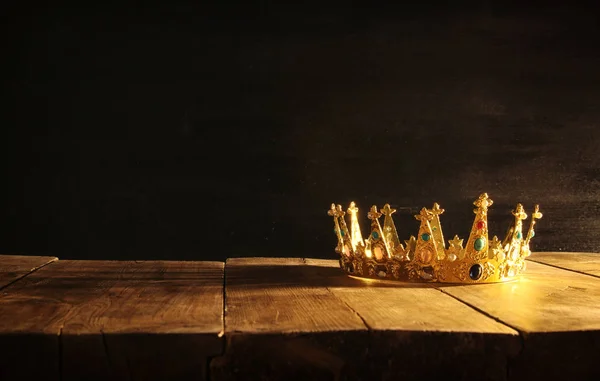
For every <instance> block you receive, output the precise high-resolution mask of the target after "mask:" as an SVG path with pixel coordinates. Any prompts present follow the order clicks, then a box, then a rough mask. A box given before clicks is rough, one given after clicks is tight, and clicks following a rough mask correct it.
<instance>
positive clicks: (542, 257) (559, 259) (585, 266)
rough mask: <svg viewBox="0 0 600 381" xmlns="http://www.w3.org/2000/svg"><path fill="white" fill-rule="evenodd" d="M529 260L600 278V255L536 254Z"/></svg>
mask: <svg viewBox="0 0 600 381" xmlns="http://www.w3.org/2000/svg"><path fill="white" fill-rule="evenodd" d="M528 259H529V260H530V261H533V262H538V263H544V264H547V265H551V266H555V267H560V268H562V269H566V270H572V271H576V272H580V273H583V274H588V275H592V276H596V277H600V254H598V253H567V252H536V253H533V254H532V255H531V256H530V257H529V258H528Z"/></svg>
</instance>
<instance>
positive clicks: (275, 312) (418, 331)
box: [211, 258, 519, 380]
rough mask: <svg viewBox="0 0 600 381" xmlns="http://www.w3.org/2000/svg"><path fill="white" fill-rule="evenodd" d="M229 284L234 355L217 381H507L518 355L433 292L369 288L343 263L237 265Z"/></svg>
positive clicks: (483, 320)
mask: <svg viewBox="0 0 600 381" xmlns="http://www.w3.org/2000/svg"><path fill="white" fill-rule="evenodd" d="M226 279H227V282H226V295H227V298H226V300H227V302H226V317H225V326H226V337H227V352H226V354H225V355H224V356H223V357H221V358H218V359H213V362H212V364H211V369H212V372H211V374H212V375H213V376H214V377H215V378H214V379H215V380H221V379H241V378H243V377H244V376H246V377H248V376H249V374H251V375H252V377H256V378H258V374H260V376H261V377H266V378H271V379H307V378H309V377H310V379H332V378H333V379H339V378H345V379H372V378H373V379H380V378H402V379H423V378H424V377H425V378H426V377H428V376H430V375H432V374H434V373H435V372H439V371H443V373H445V374H448V375H450V376H451V377H450V378H452V377H455V376H456V377H458V378H465V377H467V378H468V377H473V376H481V375H485V376H486V377H487V378H490V379H504V377H505V375H506V359H507V357H509V356H510V355H513V354H516V353H517V352H518V349H519V338H518V333H517V332H516V331H514V330H512V329H511V328H509V327H506V326H504V325H502V324H500V323H498V322H496V321H494V320H493V319H490V318H489V317H487V316H484V315H482V314H480V313H478V312H477V311H475V310H473V309H472V308H470V307H467V306H466V305H464V304H463V303H460V302H458V301H456V300H455V299H453V298H452V297H449V296H448V295H445V294H443V293H441V292H440V291H438V290H436V289H435V288H433V287H431V286H425V287H418V285H417V287H403V288H402V287H401V288H398V287H397V286H398V284H393V285H392V286H391V287H390V285H389V284H384V283H380V282H369V283H367V284H365V283H364V282H363V281H360V280H357V279H352V278H349V277H347V276H346V275H345V274H344V273H343V272H342V271H341V270H340V269H339V267H338V266H337V261H328V260H311V259H306V260H301V259H269V258H246V259H232V260H228V261H227V264H226ZM368 328H370V331H368V330H367V329H368ZM299 333H302V334H301V335H300V334H299ZM440 345H441V347H440ZM484 353H485V356H484V355H483V354H484ZM411 362H413V364H414V365H411V366H406V364H407V363H411ZM417 364H418V365H417ZM235 369H237V372H234V370H235ZM252 377H251V378H252Z"/></svg>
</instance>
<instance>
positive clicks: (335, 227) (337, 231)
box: [327, 203, 343, 254]
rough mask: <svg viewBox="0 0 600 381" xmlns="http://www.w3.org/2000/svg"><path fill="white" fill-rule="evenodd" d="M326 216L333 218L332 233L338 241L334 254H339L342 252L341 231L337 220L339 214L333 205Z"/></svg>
mask: <svg viewBox="0 0 600 381" xmlns="http://www.w3.org/2000/svg"><path fill="white" fill-rule="evenodd" d="M327 215H328V216H331V217H333V231H334V233H335V236H336V237H337V239H338V244H337V246H336V248H335V252H336V253H339V254H341V253H342V251H343V250H342V247H343V239H342V230H341V229H340V222H339V220H338V216H339V214H338V210H337V208H336V207H335V204H333V203H332V204H331V208H329V210H328V211H327Z"/></svg>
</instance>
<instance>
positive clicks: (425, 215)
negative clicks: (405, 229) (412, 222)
mask: <svg viewBox="0 0 600 381" xmlns="http://www.w3.org/2000/svg"><path fill="white" fill-rule="evenodd" d="M415 218H416V219H417V220H419V221H423V220H426V221H431V219H432V218H433V214H432V213H431V212H430V211H429V210H427V208H422V209H421V211H420V212H419V214H416V215H415Z"/></svg>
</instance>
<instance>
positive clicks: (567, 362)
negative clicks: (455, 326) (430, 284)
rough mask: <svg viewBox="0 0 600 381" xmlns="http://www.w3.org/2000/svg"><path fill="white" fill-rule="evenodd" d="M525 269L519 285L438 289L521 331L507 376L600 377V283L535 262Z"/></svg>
mask: <svg viewBox="0 0 600 381" xmlns="http://www.w3.org/2000/svg"><path fill="white" fill-rule="evenodd" d="M527 267H528V268H527V271H526V273H525V275H524V276H523V277H522V278H521V279H520V280H518V281H514V282H509V283H503V284H487V285H477V286H466V285H465V286H442V287H440V289H441V290H443V291H444V292H446V293H448V294H450V295H452V296H454V297H456V298H457V299H459V300H461V301H463V302H465V303H467V304H469V305H471V306H473V307H475V308H477V309H479V310H481V311H483V312H484V313H486V314H488V315H490V316H491V317H493V318H495V319H498V320H499V321H501V322H503V323H505V324H507V325H509V326H511V327H514V328H515V329H517V330H519V331H520V332H521V333H522V336H523V340H524V349H523V352H522V353H521V354H520V355H519V356H518V358H517V359H516V360H515V361H514V362H513V363H512V364H511V367H510V376H511V378H513V379H529V378H531V379H532V378H549V379H593V378H596V377H597V376H598V378H600V372H599V370H598V367H597V366H596V363H597V361H598V354H600V279H597V278H594V277H590V276H587V275H582V274H577V273H575V272H572V271H567V270H563V269H558V268H555V267H551V266H547V265H543V264H539V263H535V262H528V265H527ZM534 376H535V377H534Z"/></svg>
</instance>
